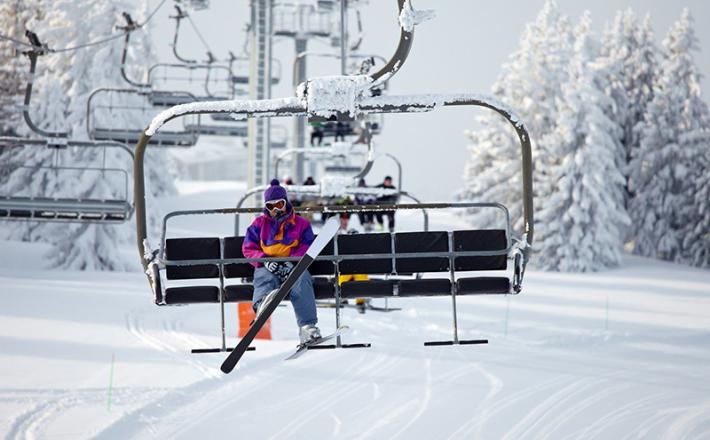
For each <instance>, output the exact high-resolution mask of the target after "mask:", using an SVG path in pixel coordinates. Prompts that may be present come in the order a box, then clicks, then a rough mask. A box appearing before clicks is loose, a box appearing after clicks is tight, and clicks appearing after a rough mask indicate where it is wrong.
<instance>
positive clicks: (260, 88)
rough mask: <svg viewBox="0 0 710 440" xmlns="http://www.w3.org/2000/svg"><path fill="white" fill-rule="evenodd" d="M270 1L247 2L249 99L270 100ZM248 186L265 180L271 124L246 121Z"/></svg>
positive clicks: (269, 121) (268, 120) (271, 6)
mask: <svg viewBox="0 0 710 440" xmlns="http://www.w3.org/2000/svg"><path fill="white" fill-rule="evenodd" d="M273 10H274V0H251V26H250V46H251V47H250V49H251V50H250V51H249V52H250V53H251V60H250V64H249V98H250V99H257V100H262V99H269V98H270V97H271V58H272V57H271V47H272V35H273V32H272V25H273V16H272V13H273ZM247 127H248V149H249V151H248V155H247V181H248V186H249V187H252V186H257V185H263V184H265V183H266V181H267V179H268V175H267V174H268V170H269V166H270V163H269V142H270V132H271V130H270V128H271V120H270V119H269V118H263V119H249V121H248V126H247Z"/></svg>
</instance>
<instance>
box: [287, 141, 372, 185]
mask: <svg viewBox="0 0 710 440" xmlns="http://www.w3.org/2000/svg"><path fill="white" fill-rule="evenodd" d="M366 139H367V141H366V142H365V143H364V144H358V143H347V142H340V143H335V144H332V145H331V146H330V147H310V148H289V149H287V150H285V151H284V152H282V153H281V154H279V155H278V156H277V157H276V160H274V176H275V177H276V178H278V176H280V175H281V174H280V170H279V168H280V165H281V162H283V160H284V159H286V158H287V157H289V156H293V155H295V154H302V155H305V156H307V157H311V158H313V159H320V160H331V161H335V162H336V163H337V165H329V166H328V165H327V166H325V171H326V173H327V172H335V173H338V174H342V173H347V174H349V175H350V177H352V178H353V179H359V178H361V177H364V176H366V175H367V173H368V172H369V171H370V169H371V168H372V162H373V160H374V145H373V143H372V140H371V136H367V137H366ZM358 145H366V146H367V150H366V151H364V152H362V154H364V155H365V163H364V164H363V165H360V166H348V165H347V164H346V163H345V162H344V161H343V160H344V159H345V158H347V157H350V156H353V155H357V153H358V151H357V150H356V149H355V147H356V146H358ZM343 147H345V148H343Z"/></svg>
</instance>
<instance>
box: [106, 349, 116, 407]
mask: <svg viewBox="0 0 710 440" xmlns="http://www.w3.org/2000/svg"><path fill="white" fill-rule="evenodd" d="M115 361H116V354H115V353H114V354H111V372H110V373H109V376H108V410H109V411H111V394H112V393H113V365H114V363H115Z"/></svg>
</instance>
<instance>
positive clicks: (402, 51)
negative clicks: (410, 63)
mask: <svg viewBox="0 0 710 440" xmlns="http://www.w3.org/2000/svg"><path fill="white" fill-rule="evenodd" d="M406 1H409V0H397V8H398V11H399V14H401V13H402V10H403V9H404V3H405V2H406ZM413 42H414V30H413V29H412V31H411V32H409V31H406V30H405V29H404V28H403V27H402V26H401V25H400V33H399V43H398V44H397V49H395V52H394V54H393V55H392V58H391V59H390V60H389V62H387V64H385V65H384V66H383V67H382V68H381V69H380V70H378V71H377V72H375V73H373V74H372V75H370V78H372V83H373V85H375V84H377V82H378V80H380V79H381V78H384V80H385V81H386V80H389V79H390V78H391V77H392V76H393V75H394V74H396V73H397V72H398V71H399V69H401V68H402V66H403V65H404V62H405V61H407V56H409V51H410V50H411V49H412V44H413Z"/></svg>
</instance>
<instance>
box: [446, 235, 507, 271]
mask: <svg viewBox="0 0 710 440" xmlns="http://www.w3.org/2000/svg"><path fill="white" fill-rule="evenodd" d="M507 244H508V243H507V239H506V236H505V230H504V229H481V230H471V231H454V250H456V251H499V250H505V248H506V246H507ZM507 262H508V260H507V256H506V255H491V256H480V257H456V259H455V262H454V265H455V268H456V270H457V271H467V270H471V271H472V270H505V269H506V267H507Z"/></svg>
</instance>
